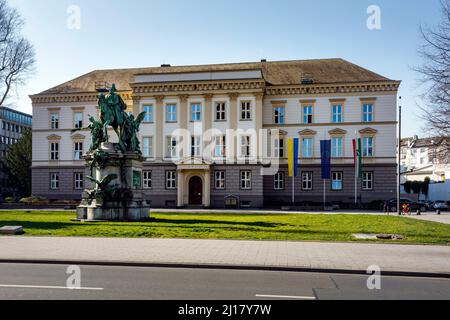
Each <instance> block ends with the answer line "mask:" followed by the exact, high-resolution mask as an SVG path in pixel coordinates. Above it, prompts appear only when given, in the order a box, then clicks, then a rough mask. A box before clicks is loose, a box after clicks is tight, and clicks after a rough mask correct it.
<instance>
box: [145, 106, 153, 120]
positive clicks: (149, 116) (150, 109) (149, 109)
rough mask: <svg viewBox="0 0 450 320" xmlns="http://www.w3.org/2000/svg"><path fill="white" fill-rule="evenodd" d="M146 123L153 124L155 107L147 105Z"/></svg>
mask: <svg viewBox="0 0 450 320" xmlns="http://www.w3.org/2000/svg"><path fill="white" fill-rule="evenodd" d="M143 109H144V112H145V117H144V122H146V123H153V105H145V106H144V108H143Z"/></svg>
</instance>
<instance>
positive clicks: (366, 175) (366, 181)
mask: <svg viewBox="0 0 450 320" xmlns="http://www.w3.org/2000/svg"><path fill="white" fill-rule="evenodd" d="M362 188H363V190H369V191H370V190H373V172H363V176H362Z"/></svg>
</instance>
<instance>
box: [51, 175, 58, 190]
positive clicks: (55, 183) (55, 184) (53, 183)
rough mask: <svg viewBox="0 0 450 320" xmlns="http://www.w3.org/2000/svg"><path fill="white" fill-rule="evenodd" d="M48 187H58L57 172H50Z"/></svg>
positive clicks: (55, 188)
mask: <svg viewBox="0 0 450 320" xmlns="http://www.w3.org/2000/svg"><path fill="white" fill-rule="evenodd" d="M50 189H51V190H58V189H59V174H58V173H50Z"/></svg>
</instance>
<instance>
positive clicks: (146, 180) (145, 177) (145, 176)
mask: <svg viewBox="0 0 450 320" xmlns="http://www.w3.org/2000/svg"><path fill="white" fill-rule="evenodd" d="M142 182H143V186H144V189H151V188H152V172H151V171H143V172H142Z"/></svg>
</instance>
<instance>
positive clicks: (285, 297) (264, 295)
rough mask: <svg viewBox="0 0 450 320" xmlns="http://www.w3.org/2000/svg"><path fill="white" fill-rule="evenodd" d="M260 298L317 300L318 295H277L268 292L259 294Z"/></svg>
mask: <svg viewBox="0 0 450 320" xmlns="http://www.w3.org/2000/svg"><path fill="white" fill-rule="evenodd" d="M256 297H258V298H276V299H299V300H316V297H306V296H277V295H267V294H257V295H256Z"/></svg>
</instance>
